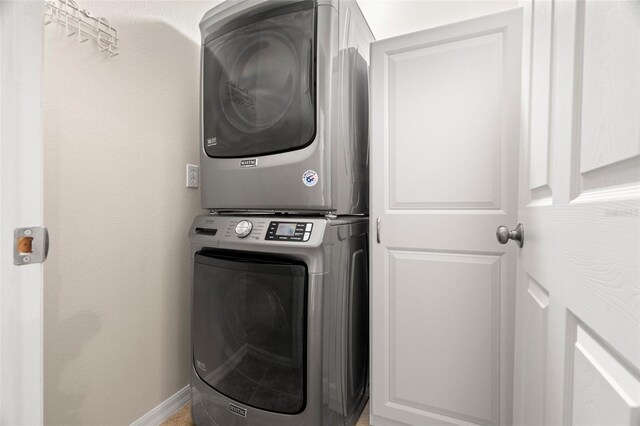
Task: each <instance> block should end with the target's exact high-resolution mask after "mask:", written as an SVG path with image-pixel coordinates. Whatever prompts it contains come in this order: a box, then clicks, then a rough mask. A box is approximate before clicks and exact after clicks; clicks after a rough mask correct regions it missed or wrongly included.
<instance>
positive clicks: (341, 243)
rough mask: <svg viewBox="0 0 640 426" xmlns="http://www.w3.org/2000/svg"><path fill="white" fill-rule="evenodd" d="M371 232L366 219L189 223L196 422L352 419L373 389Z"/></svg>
mask: <svg viewBox="0 0 640 426" xmlns="http://www.w3.org/2000/svg"><path fill="white" fill-rule="evenodd" d="M367 226H368V221H367V220H366V219H364V218H361V219H325V218H313V217H295V218H293V217H288V216H251V217H246V216H222V215H212V216H200V217H198V218H196V220H195V222H194V223H193V226H192V228H191V232H190V239H191V253H192V259H193V263H192V264H193V287H192V290H193V291H192V320H191V324H192V345H191V346H192V356H193V358H192V365H191V397H192V399H191V401H192V408H191V410H192V418H193V421H194V423H195V424H196V425H199V426H205V425H220V426H319V425H327V426H334V425H336V426H337V425H340V426H351V425H354V424H355V423H356V422H357V419H358V417H359V416H360V413H361V412H362V409H363V408H364V405H365V404H366V402H367V399H368V392H369V383H368V366H369V354H368V350H369V343H368V336H369V325H368V321H369V313H368V306H369V291H368V261H367V252H368V241H367Z"/></svg>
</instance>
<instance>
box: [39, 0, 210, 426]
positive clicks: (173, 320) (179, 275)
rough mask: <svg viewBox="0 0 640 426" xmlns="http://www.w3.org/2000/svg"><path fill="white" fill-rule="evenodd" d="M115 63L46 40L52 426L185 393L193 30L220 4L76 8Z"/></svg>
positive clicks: (56, 32)
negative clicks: (87, 16) (101, 32)
mask: <svg viewBox="0 0 640 426" xmlns="http://www.w3.org/2000/svg"><path fill="white" fill-rule="evenodd" d="M79 3H80V5H81V7H84V8H87V9H88V10H90V11H91V12H93V13H94V14H95V15H96V16H103V17H105V18H107V19H109V20H110V22H111V24H112V25H113V26H114V27H115V28H117V29H118V31H119V35H120V38H121V49H120V55H119V56H116V57H114V58H109V57H107V56H106V55H105V54H101V53H99V52H98V51H97V48H96V46H95V43H94V42H87V43H84V44H78V42H77V41H76V40H75V39H73V38H69V39H68V38H66V37H65V36H64V34H63V31H64V30H63V28H62V27H61V26H60V25H58V24H56V23H52V24H50V25H48V26H47V27H45V82H44V97H45V99H44V105H45V116H44V131H45V140H44V145H45V149H44V156H45V170H44V173H45V174H44V176H45V224H46V225H47V226H48V227H49V230H50V233H51V251H50V256H49V259H48V260H47V262H46V264H45V283H44V293H45V301H44V315H45V325H44V341H45V347H44V353H45V382H44V383H45V423H46V424H57V425H61V424H65V425H72V424H109V425H121V424H129V423H131V422H132V421H134V420H136V419H137V418H139V417H140V416H142V415H143V414H145V413H146V412H148V411H149V410H151V409H152V408H153V407H155V406H156V405H158V404H159V403H160V402H162V401H164V400H165V399H166V398H168V397H169V396H171V395H172V394H173V393H175V392H176V391H178V390H179V389H180V388H182V387H184V386H185V385H187V383H188V366H189V349H188V340H187V339H188V330H189V328H188V306H189V302H188V294H189V268H188V264H189V260H188V249H187V247H188V242H187V232H188V228H189V225H190V223H191V221H192V220H193V218H194V216H195V215H197V214H201V213H202V210H201V209H200V206H199V203H200V201H199V200H200V196H199V190H194V189H187V188H185V187H184V182H185V164H186V163H195V164H197V163H198V99H199V88H198V79H199V45H198V43H199V38H198V22H199V20H200V18H201V17H202V15H203V14H204V13H205V11H206V10H207V9H208V8H209V7H211V6H212V5H213V4H214V3H216V2H215V1H213V2H212V1H208V2H184V1H177V2H167V1H144V2H141V1H138V2H130V1H129V2H114V1H82V0H79Z"/></svg>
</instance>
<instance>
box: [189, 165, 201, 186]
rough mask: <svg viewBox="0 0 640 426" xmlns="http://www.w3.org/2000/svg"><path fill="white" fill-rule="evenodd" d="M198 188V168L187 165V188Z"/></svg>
mask: <svg viewBox="0 0 640 426" xmlns="http://www.w3.org/2000/svg"><path fill="white" fill-rule="evenodd" d="M199 186H200V168H199V167H198V166H196V165H195V164H187V188H198V187H199Z"/></svg>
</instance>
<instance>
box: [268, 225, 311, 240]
mask: <svg viewBox="0 0 640 426" xmlns="http://www.w3.org/2000/svg"><path fill="white" fill-rule="evenodd" d="M312 229H313V223H311V222H280V221H272V222H270V223H269V228H267V235H266V236H265V237H264V239H265V240H271V241H300V242H304V241H309V238H311V230H312Z"/></svg>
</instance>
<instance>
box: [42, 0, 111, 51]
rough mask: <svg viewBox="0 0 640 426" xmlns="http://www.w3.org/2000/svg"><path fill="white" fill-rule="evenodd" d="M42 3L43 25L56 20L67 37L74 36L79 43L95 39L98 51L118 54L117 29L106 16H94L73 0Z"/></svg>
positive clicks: (49, 0)
mask: <svg viewBox="0 0 640 426" xmlns="http://www.w3.org/2000/svg"><path fill="white" fill-rule="evenodd" d="M44 3H45V5H46V10H45V21H44V24H45V25H49V24H50V23H52V22H58V23H59V24H62V25H64V27H65V31H66V35H67V37H73V36H76V37H77V38H78V41H79V42H80V43H84V42H86V41H88V40H95V41H96V44H97V46H98V50H99V51H100V52H105V53H107V54H108V55H109V56H116V55H118V52H116V49H118V47H119V44H120V40H119V39H118V31H117V30H116V29H115V28H113V27H112V26H111V24H110V23H109V21H108V20H107V19H106V18H99V17H95V16H93V14H92V13H91V12H89V11H88V10H86V9H80V6H78V3H76V2H75V1H74V0H44Z"/></svg>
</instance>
